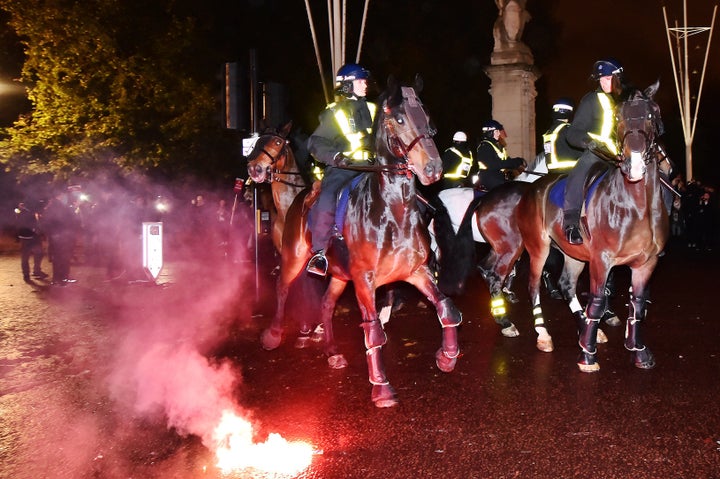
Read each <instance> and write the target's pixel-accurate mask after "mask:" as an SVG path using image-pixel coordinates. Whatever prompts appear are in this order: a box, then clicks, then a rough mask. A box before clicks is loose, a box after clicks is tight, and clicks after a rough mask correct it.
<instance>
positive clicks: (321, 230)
mask: <svg viewBox="0 0 720 479" xmlns="http://www.w3.org/2000/svg"><path fill="white" fill-rule="evenodd" d="M359 174H360V173H359V172H357V171H353V170H343V169H340V168H335V167H334V166H328V167H327V168H325V176H324V177H323V181H322V189H321V190H320V195H319V196H318V199H317V203H316V204H315V205H314V206H313V208H312V210H311V211H310V231H312V250H313V251H319V250H325V249H327V247H328V243H329V242H330V238H331V236H332V234H333V225H334V224H335V207H336V205H337V197H338V195H339V194H340V191H341V190H342V189H343V187H344V186H345V185H347V184H349V183H350V181H352V179H353V178H355V177H356V176H358V175H359Z"/></svg>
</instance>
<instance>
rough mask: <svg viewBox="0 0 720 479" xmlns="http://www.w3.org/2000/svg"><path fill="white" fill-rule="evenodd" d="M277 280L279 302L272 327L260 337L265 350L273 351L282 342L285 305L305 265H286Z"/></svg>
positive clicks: (297, 263)
mask: <svg viewBox="0 0 720 479" xmlns="http://www.w3.org/2000/svg"><path fill="white" fill-rule="evenodd" d="M283 266H284V267H283V268H282V269H281V271H280V276H278V279H277V301H276V308H275V315H274V316H273V319H272V321H271V322H270V326H269V327H268V328H266V329H265V330H264V331H263V332H262V335H261V336H260V343H261V344H262V347H263V349H265V350H267V351H271V350H273V349H275V348H277V347H278V346H279V345H280V342H281V341H282V334H283V329H284V328H283V323H284V319H285V304H286V303H287V299H288V294H289V293H290V284H291V283H292V282H293V281H294V280H295V278H297V276H298V275H299V274H300V271H301V270H302V267H303V263H302V262H300V261H294V262H293V263H292V264H284V265H283Z"/></svg>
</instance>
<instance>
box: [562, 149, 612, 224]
mask: <svg viewBox="0 0 720 479" xmlns="http://www.w3.org/2000/svg"><path fill="white" fill-rule="evenodd" d="M608 171H610V165H608V164H607V163H602V162H597V163H595V164H593V165H592V166H591V167H590V171H588V174H587V176H586V177H585V183H584V187H583V191H584V193H583V198H584V201H583V203H582V212H581V216H585V207H586V206H587V203H588V202H589V201H590V198H592V195H593V193H595V189H596V188H597V185H598V183H599V182H600V180H601V179H602V178H603V177H604V176H605V175H606V174H607V173H608ZM566 183H567V174H565V175H563V176H561V178H560V180H558V182H557V183H555V184H554V185H553V187H552V188H551V189H550V195H549V199H550V201H551V202H552V203H553V204H554V205H555V206H557V207H558V208H561V209H562V207H563V204H564V200H565V184H566Z"/></svg>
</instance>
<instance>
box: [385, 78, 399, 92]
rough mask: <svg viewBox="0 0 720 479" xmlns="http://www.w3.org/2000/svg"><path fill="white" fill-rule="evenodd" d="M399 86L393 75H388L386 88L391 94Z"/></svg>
mask: <svg viewBox="0 0 720 479" xmlns="http://www.w3.org/2000/svg"><path fill="white" fill-rule="evenodd" d="M398 88H399V84H398V81H397V78H395V75H389V76H388V79H387V90H388V92H390V94H391V95H392V94H393V93H394V92H395V91H396V90H397V89H398Z"/></svg>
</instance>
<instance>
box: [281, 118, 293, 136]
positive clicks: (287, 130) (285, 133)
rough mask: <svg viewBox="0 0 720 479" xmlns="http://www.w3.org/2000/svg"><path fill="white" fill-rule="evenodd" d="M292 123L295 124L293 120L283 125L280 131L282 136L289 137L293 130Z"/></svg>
mask: <svg viewBox="0 0 720 479" xmlns="http://www.w3.org/2000/svg"><path fill="white" fill-rule="evenodd" d="M292 124H293V123H292V120H290V121H289V122H287V123H285V125H283V127H282V128H281V129H280V131H279V132H278V133H280V136H282V137H283V138H287V137H288V135H289V134H290V130H292Z"/></svg>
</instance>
